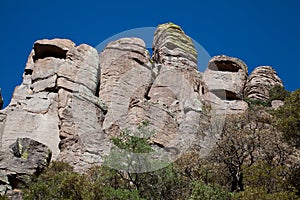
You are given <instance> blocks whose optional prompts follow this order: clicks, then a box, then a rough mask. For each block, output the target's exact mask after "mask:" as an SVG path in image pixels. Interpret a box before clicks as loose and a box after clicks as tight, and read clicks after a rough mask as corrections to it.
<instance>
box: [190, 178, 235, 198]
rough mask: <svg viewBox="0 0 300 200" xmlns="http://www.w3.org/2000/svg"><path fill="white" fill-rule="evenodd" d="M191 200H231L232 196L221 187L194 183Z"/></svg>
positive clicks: (200, 182) (199, 182)
mask: <svg viewBox="0 0 300 200" xmlns="http://www.w3.org/2000/svg"><path fill="white" fill-rule="evenodd" d="M190 199H191V200H198V199H199V200H227V199H231V194H230V193H229V192H227V191H225V190H223V189H222V188H221V187H220V186H217V185H210V184H205V183H204V182H203V181H197V182H194V183H193V191H192V195H191V197H190Z"/></svg>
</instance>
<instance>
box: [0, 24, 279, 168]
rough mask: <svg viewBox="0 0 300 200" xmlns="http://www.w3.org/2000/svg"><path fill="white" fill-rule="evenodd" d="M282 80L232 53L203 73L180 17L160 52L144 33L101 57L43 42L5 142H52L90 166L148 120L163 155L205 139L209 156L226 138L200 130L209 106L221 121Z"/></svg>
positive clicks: (9, 118) (158, 41)
mask: <svg viewBox="0 0 300 200" xmlns="http://www.w3.org/2000/svg"><path fill="white" fill-rule="evenodd" d="M265 72H266V73H265ZM277 84H279V85H282V82H281V80H280V79H279V78H278V76H277V75H276V72H274V70H272V69H271V68H269V67H261V68H257V69H256V70H255V71H254V72H253V73H252V74H251V75H250V77H249V78H248V69H247V66H246V64H245V63H244V62H243V61H241V60H239V59H237V58H232V57H228V56H216V57H213V58H212V60H211V61H210V62H209V64H208V68H207V70H206V71H205V72H204V73H200V72H199V71H197V51H196V49H195V47H194V44H193V42H192V40H191V38H189V37H188V36H187V35H185V33H184V32H183V30H182V29H181V28H180V27H179V26H177V25H174V24H172V23H168V24H163V25H160V26H158V28H157V30H156V32H155V35H154V40H153V55H152V57H150V54H149V52H148V51H147V50H146V47H145V43H144V41H143V40H141V39H139V38H122V39H119V40H117V41H113V42H110V43H109V44H108V45H107V46H106V48H105V49H104V50H103V51H102V52H101V53H100V54H99V55H98V53H97V51H96V50H95V49H94V48H93V47H90V46H88V45H85V44H82V45H79V46H76V45H75V44H74V43H73V42H72V41H70V40H64V39H54V40H39V41H36V42H35V43H34V47H33V50H32V52H31V53H30V55H29V58H28V61H27V64H26V67H25V70H24V74H23V82H22V84H21V85H20V86H18V87H16V89H15V91H14V94H13V98H12V100H11V102H10V104H9V106H7V107H6V108H5V109H4V110H2V111H1V113H0V130H1V142H2V143H1V144H2V146H1V149H2V151H8V150H9V146H10V145H11V144H13V143H14V142H15V141H16V139H17V138H22V137H28V138H32V139H34V140H37V141H39V142H41V143H43V144H45V145H47V146H48V147H49V148H50V149H51V151H52V154H53V156H52V158H53V159H55V160H62V161H66V162H68V163H70V164H71V165H73V166H74V167H75V169H76V170H77V171H83V170H86V169H87V168H89V167H90V166H92V165H93V164H101V163H102V162H103V157H104V156H105V155H107V154H108V153H109V151H110V148H111V142H110V138H111V137H113V136H116V135H118V134H120V132H121V131H122V130H125V129H130V130H134V129H135V128H136V127H137V126H138V125H139V124H140V123H141V122H142V121H148V122H149V129H150V130H154V131H155V133H156V134H155V135H153V136H151V138H149V140H150V141H151V142H152V143H153V145H154V146H155V147H154V148H155V149H159V150H158V151H159V152H160V154H166V155H167V154H169V153H170V152H168V151H167V149H168V148H174V149H176V152H175V155H171V156H170V157H169V158H170V159H171V160H172V159H176V158H177V157H179V156H180V155H181V153H183V152H184V151H185V150H186V149H187V148H188V147H189V146H190V145H191V144H192V143H193V142H194V141H195V140H197V143H198V144H199V145H200V146H201V148H202V150H203V154H205V152H207V151H208V150H209V148H210V147H211V146H213V145H214V142H215V139H213V138H217V137H216V136H218V133H217V131H216V130H215V131H214V130H212V129H211V131H205V132H204V134H202V135H199V130H202V128H203V127H201V126H202V125H201V123H200V122H201V121H203V120H204V119H205V116H204V110H205V108H206V107H207V106H209V107H211V108H212V111H213V112H214V113H215V115H214V119H219V118H220V116H223V117H224V115H226V114H237V113H241V112H244V111H245V110H246V109H247V108H248V104H247V103H246V102H244V101H243V99H244V98H245V97H250V98H256V99H263V100H265V99H267V98H268V95H267V91H268V90H270V89H271V87H273V86H274V85H277ZM244 94H246V96H244ZM207 123H209V122H207ZM170 154H174V152H171V153H170Z"/></svg>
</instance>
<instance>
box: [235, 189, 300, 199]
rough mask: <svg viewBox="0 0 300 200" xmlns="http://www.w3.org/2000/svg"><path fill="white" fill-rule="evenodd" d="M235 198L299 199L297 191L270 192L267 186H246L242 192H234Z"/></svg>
mask: <svg viewBox="0 0 300 200" xmlns="http://www.w3.org/2000/svg"><path fill="white" fill-rule="evenodd" d="M232 199H233V200H258V199H259V200H285V199H289V200H299V197H298V196H297V195H296V194H295V192H290V191H283V192H275V193H268V192H267V190H266V189H265V188H246V189H245V190H244V191H242V192H238V193H234V195H233V197H232Z"/></svg>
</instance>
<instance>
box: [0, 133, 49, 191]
mask: <svg viewBox="0 0 300 200" xmlns="http://www.w3.org/2000/svg"><path fill="white" fill-rule="evenodd" d="M51 156H52V152H51V150H50V149H49V148H48V147H47V146H46V145H44V144H42V143H40V142H38V141H35V140H32V139H30V138H18V139H17V140H16V142H14V143H13V144H11V145H10V149H9V150H8V151H0V175H1V176H0V192H1V195H3V194H5V193H6V191H7V190H11V189H14V188H20V187H24V186H28V184H29V183H30V181H31V180H32V178H33V177H34V176H36V175H39V174H40V173H41V172H42V171H43V170H44V169H45V168H46V167H47V166H48V165H49V162H50V160H51Z"/></svg>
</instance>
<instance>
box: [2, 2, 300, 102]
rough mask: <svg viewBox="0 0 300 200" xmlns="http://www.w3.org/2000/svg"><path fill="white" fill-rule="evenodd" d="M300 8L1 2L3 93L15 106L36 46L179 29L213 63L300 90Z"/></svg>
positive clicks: (253, 4)
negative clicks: (265, 70) (274, 76)
mask: <svg viewBox="0 0 300 200" xmlns="http://www.w3.org/2000/svg"><path fill="white" fill-rule="evenodd" d="M299 12H300V1H297V0H218V1H214V0H206V1H202V0H200V1H196V0H194V1H190V0H184V1H175V0H173V1H163V0H161V2H160V1H157V0H151V1H143V0H139V1H133V0H132V1H129V0H128V1H124V0H123V1H113V0H105V1H100V0H93V1H88V0H86V1H83V0H82V1H79V0H78V1H76V0H73V1H68V0H51V1H42V0H32V1H31V0H28V1H21V0H0V26H1V31H0V36H1V37H0V42H1V47H0V60H1V73H0V87H1V88H2V93H3V97H4V100H5V104H6V105H7V104H8V103H9V101H10V99H11V95H12V92H13V89H14V87H15V86H17V85H19V84H20V82H21V77H22V73H23V70H24V67H25V63H26V61H27V57H28V54H29V53H30V51H31V48H32V45H33V43H34V41H36V40H38V39H43V38H49V39H51V38H57V37H58V38H69V39H71V40H73V41H74V42H75V43H76V44H81V43H86V44H89V45H92V46H94V47H95V46H97V45H98V44H99V43H101V42H102V41H103V40H105V39H107V38H109V37H111V36H113V35H114V34H117V33H120V32H122V31H125V30H128V29H132V28H138V27H153V26H157V25H158V24H160V23H164V22H169V21H171V22H174V23H176V24H179V25H180V26H181V27H182V28H183V29H184V31H185V32H186V34H188V35H189V36H191V37H192V38H193V39H194V40H196V41H197V42H198V43H200V44H201V45H202V46H203V47H204V48H205V49H206V50H207V52H208V53H209V54H210V55H212V56H214V55H219V54H226V55H229V56H233V57H238V58H240V59H242V60H243V61H244V62H246V64H247V65H248V68H249V71H252V70H253V68H255V67H257V66H259V65H271V66H273V67H274V68H275V69H276V70H277V72H278V74H279V76H280V77H281V78H282V80H283V82H284V84H285V86H286V88H287V89H288V90H295V89H297V88H300V84H299V80H300V79H299V76H300V64H299V62H298V58H299V57H300V14H299Z"/></svg>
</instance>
